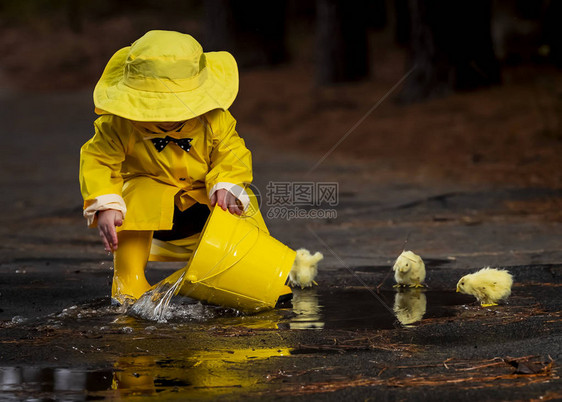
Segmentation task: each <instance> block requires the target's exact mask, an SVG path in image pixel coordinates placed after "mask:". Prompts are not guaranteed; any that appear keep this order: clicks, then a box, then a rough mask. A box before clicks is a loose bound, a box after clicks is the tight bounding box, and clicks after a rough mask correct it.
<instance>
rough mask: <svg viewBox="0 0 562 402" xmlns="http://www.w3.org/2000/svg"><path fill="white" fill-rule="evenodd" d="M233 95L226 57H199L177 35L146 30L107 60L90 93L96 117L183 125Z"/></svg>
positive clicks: (198, 50)
mask: <svg viewBox="0 0 562 402" xmlns="http://www.w3.org/2000/svg"><path fill="white" fill-rule="evenodd" d="M237 93H238V67H237V65H236V61H235V60H234V57H233V56H232V55H231V54H230V53H228V52H207V53H204V52H203V48H202V47H201V45H200V44H199V42H197V41H196V40H195V39H194V38H193V37H192V36H190V35H187V34H182V33H180V32H174V31H149V32H147V33H146V34H145V35H143V36H142V37H141V38H139V39H138V40H137V41H135V42H134V43H133V44H132V45H131V46H128V47H124V48H123V49H120V50H118V51H117V52H116V53H115V54H114V55H113V57H111V59H110V60H109V62H108V63H107V66H106V67H105V70H104V71H103V74H102V76H101V78H100V80H99V81H98V83H97V84H96V87H95V88H94V105H95V106H96V113H98V114H107V113H109V114H115V115H117V116H121V117H124V118H126V119H129V120H135V121H145V122H148V121H150V122H156V121H161V122H163V121H183V120H188V119H191V118H193V117H196V116H200V115H202V114H204V113H206V112H208V111H210V110H213V109H225V110H226V109H228V108H229V107H230V105H232V102H234V99H235V98H236V95H237Z"/></svg>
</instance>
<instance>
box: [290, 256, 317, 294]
mask: <svg viewBox="0 0 562 402" xmlns="http://www.w3.org/2000/svg"><path fill="white" fill-rule="evenodd" d="M323 258H324V256H323V255H322V253H321V252H319V251H317V252H316V253H314V254H310V251H308V250H307V249H304V248H301V249H298V250H297V256H296V257H295V262H294V263H293V267H292V268H291V272H290V273H289V282H290V284H291V285H292V286H300V287H301V289H304V288H307V287H311V286H312V284H315V285H318V284H317V283H316V282H315V281H314V278H316V274H317V273H318V262H319V261H320V260H322V259H323Z"/></svg>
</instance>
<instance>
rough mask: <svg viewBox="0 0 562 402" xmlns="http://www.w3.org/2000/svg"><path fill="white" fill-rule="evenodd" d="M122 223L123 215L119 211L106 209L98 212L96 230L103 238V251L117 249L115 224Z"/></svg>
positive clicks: (119, 224)
mask: <svg viewBox="0 0 562 402" xmlns="http://www.w3.org/2000/svg"><path fill="white" fill-rule="evenodd" d="M122 224H123V215H122V214H121V211H117V210H115V209H107V210H105V211H99V212H98V230H99V233H100V237H101V239H102V240H103V245H104V246H105V251H115V250H117V231H116V230H115V227H116V226H121V225H122Z"/></svg>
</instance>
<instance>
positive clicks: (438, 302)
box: [288, 288, 474, 330]
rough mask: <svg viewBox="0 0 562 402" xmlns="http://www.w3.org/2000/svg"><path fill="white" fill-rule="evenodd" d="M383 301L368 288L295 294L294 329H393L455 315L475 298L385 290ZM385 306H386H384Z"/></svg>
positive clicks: (413, 290) (426, 292)
mask: <svg viewBox="0 0 562 402" xmlns="http://www.w3.org/2000/svg"><path fill="white" fill-rule="evenodd" d="M378 296H379V297H380V300H379V299H377V298H376V297H375V296H373V294H371V293H370V292H369V291H367V290H366V289H364V288H346V289H341V288H331V289H322V288H313V289H305V290H299V289H295V290H294V295H293V301H292V303H293V313H294V314H295V316H294V317H293V318H291V319H290V321H289V324H288V327H289V328H291V329H350V330H355V329H392V328H396V326H397V322H398V323H400V324H402V325H404V326H408V325H412V324H415V323H416V322H419V321H421V320H422V319H423V318H437V317H448V316H452V315H454V309H453V308H452V307H453V306H456V305H463V304H467V303H472V302H473V301H474V298H472V297H470V296H467V295H462V294H459V293H455V292H451V291H449V292H448V291H428V290H426V289H409V288H407V289H397V290H384V291H381V293H380V294H379V295H378ZM383 303H384V304H383Z"/></svg>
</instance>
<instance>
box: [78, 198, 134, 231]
mask: <svg viewBox="0 0 562 402" xmlns="http://www.w3.org/2000/svg"><path fill="white" fill-rule="evenodd" d="M86 205H87V206H85V207H84V218H86V220H87V221H88V226H90V227H93V226H95V224H96V220H97V215H96V212H98V211H105V210H108V209H115V210H117V211H120V212H121V214H122V215H123V219H125V215H126V214H127V207H126V206H125V201H124V200H123V198H122V197H121V196H120V195H118V194H104V195H100V196H99V197H96V198H94V199H93V200H90V201H88V202H87V204H86Z"/></svg>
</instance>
